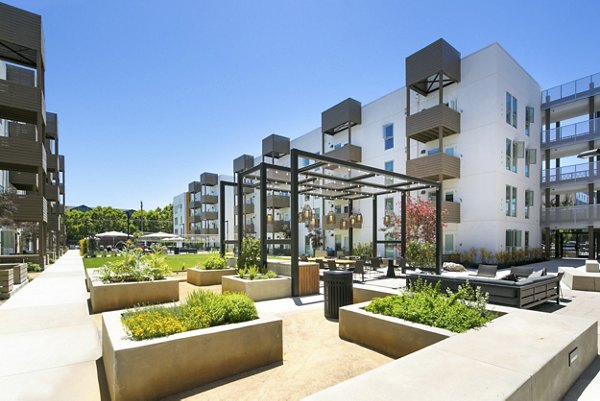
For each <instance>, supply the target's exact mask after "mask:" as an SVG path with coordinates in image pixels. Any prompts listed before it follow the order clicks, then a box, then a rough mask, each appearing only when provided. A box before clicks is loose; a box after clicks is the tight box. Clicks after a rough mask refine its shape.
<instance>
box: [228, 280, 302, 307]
mask: <svg viewBox="0 0 600 401" xmlns="http://www.w3.org/2000/svg"><path fill="white" fill-rule="evenodd" d="M222 291H223V292H225V291H233V292H243V293H244V294H246V295H247V296H248V297H250V298H251V299H252V300H254V301H265V300H267V299H277V298H287V297H291V296H292V279H291V278H290V277H277V278H272V279H268V280H245V279H242V278H239V277H233V276H223V281H222Z"/></svg>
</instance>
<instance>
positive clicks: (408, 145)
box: [406, 86, 410, 161]
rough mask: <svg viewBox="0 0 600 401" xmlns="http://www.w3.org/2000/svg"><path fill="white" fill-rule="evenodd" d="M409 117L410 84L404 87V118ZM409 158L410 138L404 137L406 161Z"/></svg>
mask: <svg viewBox="0 0 600 401" xmlns="http://www.w3.org/2000/svg"><path fill="white" fill-rule="evenodd" d="M408 117H410V86H407V87H406V118H408ZM409 160H410V138H409V137H408V136H407V137H406V161H409Z"/></svg>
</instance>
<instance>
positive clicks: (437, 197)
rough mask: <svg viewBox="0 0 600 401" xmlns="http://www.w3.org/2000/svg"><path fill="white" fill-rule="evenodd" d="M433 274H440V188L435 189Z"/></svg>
mask: <svg viewBox="0 0 600 401" xmlns="http://www.w3.org/2000/svg"><path fill="white" fill-rule="evenodd" d="M435 274H442V190H441V188H440V187H438V188H437V189H436V191H435Z"/></svg>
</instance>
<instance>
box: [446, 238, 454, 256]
mask: <svg viewBox="0 0 600 401" xmlns="http://www.w3.org/2000/svg"><path fill="white" fill-rule="evenodd" d="M444 253H445V254H449V253H454V234H444Z"/></svg>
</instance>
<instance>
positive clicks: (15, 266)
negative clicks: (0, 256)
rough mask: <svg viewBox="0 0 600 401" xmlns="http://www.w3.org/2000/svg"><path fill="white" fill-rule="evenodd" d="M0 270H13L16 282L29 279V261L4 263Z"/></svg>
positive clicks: (14, 281) (0, 265) (20, 282)
mask: <svg viewBox="0 0 600 401" xmlns="http://www.w3.org/2000/svg"><path fill="white" fill-rule="evenodd" d="M0 270H12V271H13V283H14V284H22V283H24V282H26V281H27V263H2V264H0Z"/></svg>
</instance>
